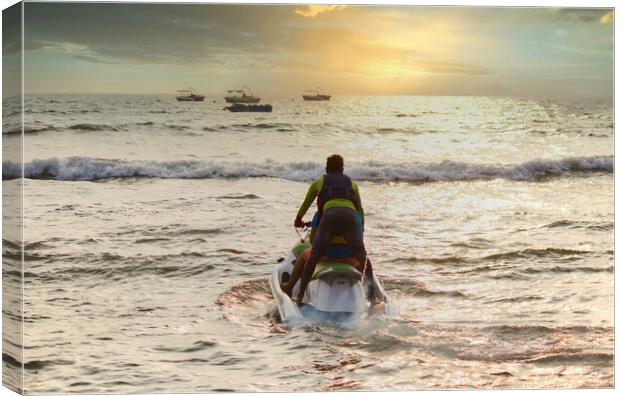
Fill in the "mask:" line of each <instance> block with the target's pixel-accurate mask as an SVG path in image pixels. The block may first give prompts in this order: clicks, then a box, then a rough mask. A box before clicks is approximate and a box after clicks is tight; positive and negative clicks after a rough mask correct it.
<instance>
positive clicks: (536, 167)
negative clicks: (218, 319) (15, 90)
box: [2, 156, 613, 182]
mask: <svg viewBox="0 0 620 396" xmlns="http://www.w3.org/2000/svg"><path fill="white" fill-rule="evenodd" d="M323 169H324V164H323V163H322V162H321V163H319V162H289V163H280V162H275V161H272V160H268V161H265V162H259V163H251V162H212V161H126V160H113V159H112V160H107V159H94V158H85V157H72V158H65V159H58V158H50V159H46V160H34V161H32V162H28V163H26V164H24V175H25V177H26V178H33V179H55V180H102V179H111V178H133V177H135V178H163V179H210V178H246V177H273V178H279V179H285V180H292V181H309V180H313V179H315V178H317V177H318V176H320V175H322V174H323ZM346 171H347V174H348V175H350V176H351V177H352V178H353V179H355V180H362V181H376V182H383V181H403V182H432V181H458V180H480V179H498V178H502V179H508V180H535V179H539V178H541V177H545V176H561V175H568V174H573V173H577V172H604V173H611V172H613V156H598V157H574V158H566V159H562V160H532V161H528V162H524V163H521V164H517V165H500V164H467V163H462V162H453V161H443V162H439V163H413V164H394V163H384V162H377V161H366V162H362V163H358V164H355V163H352V164H349V165H348V166H347V170H346ZM2 175H3V178H4V179H14V178H18V177H20V175H21V169H20V166H19V164H15V163H12V162H10V161H4V162H3V163H2Z"/></svg>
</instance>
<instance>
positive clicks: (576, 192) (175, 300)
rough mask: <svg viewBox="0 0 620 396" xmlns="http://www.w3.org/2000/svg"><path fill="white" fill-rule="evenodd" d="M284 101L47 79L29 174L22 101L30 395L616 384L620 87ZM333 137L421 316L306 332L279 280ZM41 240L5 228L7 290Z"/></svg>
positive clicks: (404, 296)
mask: <svg viewBox="0 0 620 396" xmlns="http://www.w3.org/2000/svg"><path fill="white" fill-rule="evenodd" d="M222 96H223V95H222ZM263 102H265V103H271V104H273V108H274V111H273V113H229V112H227V111H223V110H222V108H223V107H224V106H225V104H224V101H223V100H222V97H221V96H208V97H207V99H206V100H205V102H202V103H201V102H196V103H183V102H176V101H175V100H174V97H173V96H165V95H162V96H155V95H27V96H26V98H25V127H24V128H25V130H24V132H25V135H24V150H25V158H24V161H25V167H24V176H25V179H23V180H22V179H21V178H20V176H21V169H20V166H19V155H18V154H19V153H18V152H17V153H15V152H13V153H11V152H10V148H11V147H18V146H19V142H20V139H21V138H22V137H21V135H20V134H21V127H20V126H19V122H18V121H19V108H18V106H17V104H16V102H15V101H11V100H8V101H5V103H4V109H3V110H4V113H5V118H4V119H5V124H4V125H3V132H2V133H3V135H2V139H3V144H4V148H5V152H4V159H3V164H2V174H3V182H2V186H3V198H4V202H5V213H4V216H5V221H9V220H11V219H10V218H12V219H13V221H15V219H18V216H16V213H18V209H19V206H15V207H14V209H15V211H10V210H9V211H7V209H6V208H11V206H10V205H12V204H16V205H19V201H18V198H19V196H18V193H19V186H20V183H22V181H23V183H24V191H25V195H24V201H23V204H24V209H25V217H24V224H25V229H24V237H25V241H24V247H25V251H24V257H25V260H26V261H25V267H24V274H25V284H24V301H23V303H24V305H23V313H24V315H25V322H24V324H23V332H24V334H23V343H24V344H25V349H24V351H23V356H22V354H21V352H20V350H19V346H20V343H21V342H22V340H21V339H20V337H19V336H18V335H15V334H14V335H7V336H5V339H4V340H3V341H4V342H3V344H4V349H3V370H4V374H5V378H9V379H10V378H17V377H16V372H17V371H16V370H17V369H18V368H19V367H20V366H22V364H23V366H24V368H25V375H24V379H23V380H24V382H23V388H24V390H26V391H27V392H28V393H43V392H46V393H47V392H63V393H73V392H79V393H103V392H105V393H135V392H140V393H147V392H211V391H331V390H421V389H481V388H482V389H490V388H497V389H512V388H527V389H539V388H579V387H588V388H590V387H594V388H599V387H612V386H614V382H613V374H614V372H613V359H614V355H613V343H614V331H613V330H614V329H613V324H614V317H613V292H614V290H613V281H614V261H613V256H614V239H613V230H614V205H613V204H614V202H613V170H614V169H613V154H614V151H613V150H614V149H613V140H614V134H613V132H614V125H613V106H612V103H611V101H605V100H526V99H516V98H488V97H421V96H335V97H334V98H333V99H332V100H331V101H329V102H304V101H302V100H301V98H299V97H295V98H291V97H274V98H266V99H264V100H263ZM334 153H339V154H341V155H343V157H344V159H345V171H346V173H347V174H349V175H350V176H351V177H353V178H354V179H355V180H357V181H358V183H359V186H360V191H361V194H362V202H363V205H364V208H365V211H366V232H365V242H366V246H367V250H368V252H369V254H370V257H371V259H372V260H373V263H374V267H375V270H376V271H377V272H378V273H379V275H380V278H381V279H382V281H383V283H384V286H385V288H386V290H387V292H388V294H389V295H390V296H391V297H392V298H393V300H394V301H395V304H396V306H397V307H398V310H399V312H400V316H399V317H397V318H394V319H391V320H382V319H379V318H376V319H372V320H368V321H364V322H360V323H353V324H348V325H338V326H337V325H328V324H324V323H307V324H306V325H304V326H301V327H299V328H295V329H293V330H289V329H286V328H285V327H284V326H283V325H282V324H280V323H279V321H278V317H277V314H275V313H274V303H273V301H272V299H271V295H270V291H269V287H268V284H267V279H268V276H269V274H270V272H271V270H272V268H273V266H274V264H275V262H276V260H277V259H278V258H280V257H282V256H285V255H286V254H287V252H288V251H289V249H290V248H291V247H292V245H293V244H294V243H295V240H296V239H297V238H298V237H297V234H296V233H295V231H294V229H293V226H292V223H293V219H294V218H295V214H296V212H297V209H298V207H299V205H300V204H301V201H302V200H303V197H304V195H305V192H306V190H307V188H308V185H309V183H310V182H311V181H312V180H313V179H315V178H317V177H318V176H320V175H321V174H322V172H323V169H324V166H325V159H326V157H327V156H329V155H331V154H334ZM6 205H9V206H6ZM314 210H315V208H314V207H313V208H312V209H311V211H310V212H309V213H308V214H307V215H306V219H310V216H311V215H312V214H313V211H314ZM16 211H17V212H16ZM19 248H20V241H19V234H15V233H12V232H7V231H5V232H4V241H3V254H4V265H3V269H4V287H5V290H6V288H7V287H14V288H18V287H19V274H20V261H19V258H20V256H21V254H20V251H19ZM15 290H17V289H15ZM11 301H12V300H11ZM16 301H17V300H16ZM18 305H19V304H13V305H5V307H4V310H3V315H4V321H5V322H6V323H9V324H11V323H12V324H14V325H15V326H17V325H18V317H19V310H20V309H21V307H19V306H18ZM16 328H17V327H16Z"/></svg>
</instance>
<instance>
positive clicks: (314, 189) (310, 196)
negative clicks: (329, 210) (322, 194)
mask: <svg viewBox="0 0 620 396" xmlns="http://www.w3.org/2000/svg"><path fill="white" fill-rule="evenodd" d="M322 184H323V178H322V177H321V178H319V179H317V180H315V181H314V183H312V184H311V185H310V188H308V192H307V193H306V198H305V199H304V202H303V203H302V204H301V206H300V207H299V210H298V211H297V217H298V218H300V219H301V218H302V217H304V215H305V214H306V212H307V211H308V209H309V208H310V205H312V202H314V199H315V198H316V196H317V195H318V193H319V191H320V190H321V188H320V186H322Z"/></svg>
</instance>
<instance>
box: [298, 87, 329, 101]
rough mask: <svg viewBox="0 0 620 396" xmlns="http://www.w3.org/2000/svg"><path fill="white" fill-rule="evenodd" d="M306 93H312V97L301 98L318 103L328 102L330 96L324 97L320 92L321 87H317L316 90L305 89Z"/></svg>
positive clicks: (304, 96) (303, 96)
mask: <svg viewBox="0 0 620 396" xmlns="http://www.w3.org/2000/svg"><path fill="white" fill-rule="evenodd" d="M306 92H314V95H302V98H304V100H306V101H313V102H318V101H323V100H329V99H330V98H331V95H325V93H324V92H323V91H322V90H321V87H318V88H317V89H307V90H306Z"/></svg>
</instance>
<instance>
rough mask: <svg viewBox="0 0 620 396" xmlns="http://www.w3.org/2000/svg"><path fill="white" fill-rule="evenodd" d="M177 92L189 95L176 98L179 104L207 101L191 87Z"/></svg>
mask: <svg viewBox="0 0 620 396" xmlns="http://www.w3.org/2000/svg"><path fill="white" fill-rule="evenodd" d="M177 92H185V93H187V95H179V96H177V97H176V98H177V101H179V102H202V101H203V100H205V97H204V96H203V95H198V94H197V93H196V90H195V89H194V88H191V87H190V88H187V89H179V90H177Z"/></svg>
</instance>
